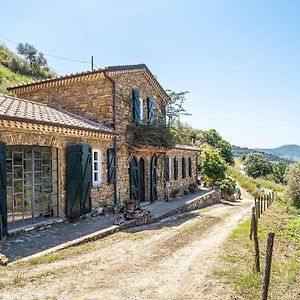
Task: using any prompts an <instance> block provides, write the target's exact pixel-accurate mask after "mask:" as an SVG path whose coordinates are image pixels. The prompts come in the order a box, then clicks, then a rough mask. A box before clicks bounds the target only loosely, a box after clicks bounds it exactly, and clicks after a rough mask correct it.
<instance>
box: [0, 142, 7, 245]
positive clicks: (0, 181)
mask: <svg viewBox="0 0 300 300" xmlns="http://www.w3.org/2000/svg"><path fill="white" fill-rule="evenodd" d="M6 236H7V182H6V144H5V143H3V142H0V240H2V239H3V238H5V237H6Z"/></svg>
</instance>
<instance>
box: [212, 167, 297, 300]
mask: <svg viewBox="0 0 300 300" xmlns="http://www.w3.org/2000/svg"><path fill="white" fill-rule="evenodd" d="M239 168H240V166H239V165H238V164H237V165H236V166H235V167H229V169H228V172H229V174H230V175H231V176H232V177H233V178H234V179H235V180H236V181H237V182H238V183H239V184H240V185H241V186H242V187H243V188H245V189H246V190H247V191H249V192H250V193H252V194H253V195H255V194H258V193H260V189H259V187H264V188H267V189H272V190H275V191H277V192H279V193H281V192H283V190H284V186H282V185H279V184H276V183H273V182H270V181H267V180H264V179H256V180H254V179H252V178H250V177H248V176H247V175H244V174H241V173H240V172H239ZM249 219H250V215H249ZM268 230H272V231H274V232H275V234H276V235H275V244H274V256H273V264H272V274H271V286H270V291H269V299H300V281H299V278H300V210H297V209H295V208H294V207H292V206H290V205H289V204H288V203H286V202H284V201H283V200H282V199H280V198H278V199H277V201H276V202H275V203H274V204H273V205H272V206H271V208H270V209H268V210H267V211H266V212H265V213H264V214H263V215H262V218H261V219H260V220H259V233H258V234H259V240H260V243H259V245H260V252H261V260H262V262H261V270H262V273H261V274H255V273H253V266H254V250H253V249H254V248H253V242H252V241H251V240H250V239H249V231H250V221H246V222H244V223H242V224H240V225H239V227H238V228H237V229H236V230H235V231H234V232H233V233H232V235H231V236H230V238H229V239H228V240H227V241H226V244H225V247H224V250H225V253H227V254H226V255H224V257H223V261H224V265H225V267H223V268H222V269H219V270H216V272H215V274H216V276H217V277H219V278H220V279H221V280H222V281H223V282H225V283H227V284H229V285H230V286H232V288H233V289H234V290H235V292H236V293H237V294H238V295H239V296H240V297H241V298H242V299H249V300H250V299H251V300H252V299H260V298H261V289H262V280H263V270H264V255H265V247H266V238H267V231H268Z"/></svg>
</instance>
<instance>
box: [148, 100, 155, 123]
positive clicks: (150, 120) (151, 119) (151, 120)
mask: <svg viewBox="0 0 300 300" xmlns="http://www.w3.org/2000/svg"><path fill="white" fill-rule="evenodd" d="M147 100H148V101H147V108H148V123H149V124H150V125H154V101H153V97H151V96H149V97H148V99H147Z"/></svg>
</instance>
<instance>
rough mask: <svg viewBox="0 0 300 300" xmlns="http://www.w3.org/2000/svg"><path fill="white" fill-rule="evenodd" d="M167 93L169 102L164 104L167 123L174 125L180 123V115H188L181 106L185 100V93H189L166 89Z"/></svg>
mask: <svg viewBox="0 0 300 300" xmlns="http://www.w3.org/2000/svg"><path fill="white" fill-rule="evenodd" d="M167 93H168V95H169V97H170V98H169V102H168V103H167V105H166V116H167V120H166V121H167V124H168V126H170V127H173V126H175V125H176V124H179V123H180V116H184V115H185V116H190V115H191V114H190V113H188V112H187V111H186V110H185V108H183V104H184V102H185V100H186V95H187V94H188V93H189V92H188V91H185V92H174V91H171V90H167Z"/></svg>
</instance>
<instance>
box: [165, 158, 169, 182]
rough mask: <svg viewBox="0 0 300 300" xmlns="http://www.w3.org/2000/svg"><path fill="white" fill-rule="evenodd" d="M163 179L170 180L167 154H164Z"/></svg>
mask: <svg viewBox="0 0 300 300" xmlns="http://www.w3.org/2000/svg"><path fill="white" fill-rule="evenodd" d="M165 180H166V181H167V182H169V181H170V159H169V157H168V156H165Z"/></svg>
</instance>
